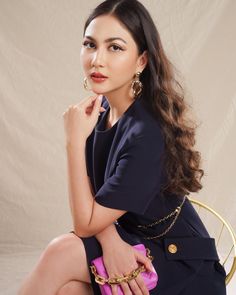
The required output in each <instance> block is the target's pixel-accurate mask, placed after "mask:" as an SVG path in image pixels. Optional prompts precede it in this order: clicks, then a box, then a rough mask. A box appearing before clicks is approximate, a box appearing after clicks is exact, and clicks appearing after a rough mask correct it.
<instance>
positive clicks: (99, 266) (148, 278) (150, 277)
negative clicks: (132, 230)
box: [90, 244, 158, 295]
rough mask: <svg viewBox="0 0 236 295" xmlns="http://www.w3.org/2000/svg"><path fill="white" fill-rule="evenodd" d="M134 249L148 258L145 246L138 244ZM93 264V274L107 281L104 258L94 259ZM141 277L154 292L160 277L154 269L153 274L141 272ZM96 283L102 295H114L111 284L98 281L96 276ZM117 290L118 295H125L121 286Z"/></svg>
mask: <svg viewBox="0 0 236 295" xmlns="http://www.w3.org/2000/svg"><path fill="white" fill-rule="evenodd" d="M132 247H134V248H135V249H136V250H138V251H139V252H141V253H142V254H143V255H145V256H146V248H145V245H144V244H137V245H134V246H132ZM148 250H149V249H148ZM149 251H150V250H149ZM152 259H153V257H152ZM91 264H92V265H91V266H90V268H91V270H92V273H93V274H94V275H95V272H96V274H97V275H98V276H101V277H103V278H106V279H107V278H108V274H107V272H106V268H105V266H104V263H103V258H102V256H100V257H97V258H95V259H93V260H92V261H91ZM141 275H142V277H143V279H144V282H145V284H146V286H147V288H148V290H152V289H154V288H155V287H156V285H157V281H158V275H157V273H156V270H155V268H154V267H153V271H151V272H150V271H143V272H141ZM95 281H96V282H97V283H98V284H99V288H100V291H101V293H102V295H112V290H111V286H110V284H108V283H107V282H106V283H104V282H102V280H99V279H97V278H96V276H95ZM117 289H118V295H124V293H123V291H122V288H121V287H120V286H119V285H118V288H117Z"/></svg>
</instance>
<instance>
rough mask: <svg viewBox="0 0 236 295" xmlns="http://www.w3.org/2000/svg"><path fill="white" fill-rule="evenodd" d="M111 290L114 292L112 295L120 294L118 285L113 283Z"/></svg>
mask: <svg viewBox="0 0 236 295" xmlns="http://www.w3.org/2000/svg"><path fill="white" fill-rule="evenodd" d="M111 292H112V295H118V286H117V285H111Z"/></svg>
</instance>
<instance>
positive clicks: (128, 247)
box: [19, 0, 226, 295]
mask: <svg viewBox="0 0 236 295" xmlns="http://www.w3.org/2000/svg"><path fill="white" fill-rule="evenodd" d="M81 62H82V65H83V69H84V73H85V76H86V77H85V80H84V86H85V88H86V89H88V88H89V87H91V90H92V91H93V92H94V93H95V96H92V97H88V98H85V99H83V100H82V101H81V102H80V103H79V104H77V105H72V106H69V108H68V110H67V111H66V112H65V113H64V114H63V117H64V123H65V132H66V147H67V149H66V150H67V159H68V183H69V196H70V206H71V212H72V217H73V225H74V230H73V231H71V232H70V233H68V234H64V235H62V236H59V237H57V238H55V239H53V241H51V242H50V243H49V245H48V246H47V248H46V249H45V251H44V252H43V253H42V255H41V257H40V259H39V262H38V264H37V265H36V267H35V269H34V270H33V271H32V272H31V273H30V274H29V275H28V277H27V279H26V280H25V282H24V284H23V285H22V287H21V290H20V291H19V294H20V295H23V294H24V295H28V294H31V295H32V294H34V295H37V294H44V295H53V294H57V295H63V294H67V295H73V294H101V293H100V291H99V286H98V284H97V283H96V282H95V280H94V276H93V274H92V273H91V269H90V268H89V266H90V265H91V260H92V259H94V258H96V257H98V256H101V255H103V258H104V264H105V266H106V269H107V272H108V275H109V277H116V276H123V275H125V274H126V273H129V272H131V271H133V270H134V269H135V268H137V266H139V264H140V263H141V264H144V265H145V267H146V268H147V269H151V264H150V261H149V260H148V258H147V257H145V256H143V255H141V254H139V252H138V251H135V250H134V248H133V247H132V245H135V244H138V243H143V244H145V246H146V247H147V248H149V249H150V251H151V255H153V256H154V260H153V261H152V263H153V266H154V267H155V269H156V271H157V273H158V276H159V281H158V284H157V286H156V288H155V289H153V290H151V291H149V292H148V290H147V288H146V286H145V284H144V281H143V279H142V276H141V275H138V276H137V277H136V278H135V279H133V280H130V281H129V282H128V283H122V284H121V288H122V290H123V292H124V294H145V295H146V294H158V295H167V294H168V295H169V294H172V295H178V294H181V295H187V294H191V295H194V294H200V292H202V294H208V295H210V294H214V295H218V294H219V295H223V294H226V290H225V270H224V268H223V267H222V266H221V264H220V263H219V258H218V256H217V253H216V249H215V244H214V240H213V239H211V238H210V237H209V234H208V232H207V231H206V229H205V227H204V225H203V224H202V222H201V220H200V219H199V216H198V215H197V213H196V211H195V210H194V208H193V207H192V205H191V204H190V202H189V200H188V198H187V195H188V194H189V193H190V192H197V191H199V190H200V189H201V188H202V185H201V184H200V179H201V177H202V176H203V170H202V169H200V154H199V152H197V151H195V150H194V149H193V146H194V144H195V127H194V126H193V125H191V124H190V121H188V120H187V118H186V109H187V104H186V102H185V101H184V99H183V94H182V92H181V90H182V88H181V86H180V85H179V83H177V82H176V80H175V79H174V73H173V66H172V65H171V63H170V62H169V60H168V59H167V57H166V55H165V53H164V50H163V48H162V44H161V40H160V37H159V34H158V32H157V29H156V27H155V25H154V23H153V21H152V19H151V17H150V15H149V13H148V12H147V10H146V9H145V8H144V6H143V5H142V4H141V3H140V2H138V1H136V0H107V1H104V2H103V3H101V4H100V5H99V6H98V7H96V8H95V10H94V11H93V12H92V13H91V15H90V16H89V18H88V20H87V21H86V23H85V27H84V40H83V46H82V49H81ZM177 207H178V210H177V211H176V208H177ZM163 219H164V220H165V221H163ZM152 223H154V224H153V225H151V224H152ZM148 224H149V226H147V225H148ZM145 225H146V226H145ZM112 293H113V294H117V286H114V287H112Z"/></svg>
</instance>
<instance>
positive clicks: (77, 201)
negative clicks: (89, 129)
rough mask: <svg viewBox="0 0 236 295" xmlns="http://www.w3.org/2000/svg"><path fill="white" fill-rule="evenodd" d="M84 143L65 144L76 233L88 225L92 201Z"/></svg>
mask: <svg viewBox="0 0 236 295" xmlns="http://www.w3.org/2000/svg"><path fill="white" fill-rule="evenodd" d="M85 145H86V142H85V141H81V142H80V143H79V144H76V145H73V144H67V145H66V150H67V170H68V191H69V198H70V200H69V201H70V206H71V212H72V218H73V223H74V230H75V232H77V233H78V234H80V232H81V230H82V231H83V229H85V228H87V227H88V225H89V223H90V219H91V216H92V211H93V203H94V197H93V195H92V193H91V190H90V185H89V180H88V177H87V170H86V159H85Z"/></svg>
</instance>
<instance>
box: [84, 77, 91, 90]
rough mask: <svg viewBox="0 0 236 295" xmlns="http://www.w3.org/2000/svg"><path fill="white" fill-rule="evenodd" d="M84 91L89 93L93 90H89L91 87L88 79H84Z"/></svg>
mask: <svg viewBox="0 0 236 295" xmlns="http://www.w3.org/2000/svg"><path fill="white" fill-rule="evenodd" d="M84 89H85V90H87V91H90V90H92V89H89V87H88V78H87V77H85V78H84Z"/></svg>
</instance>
